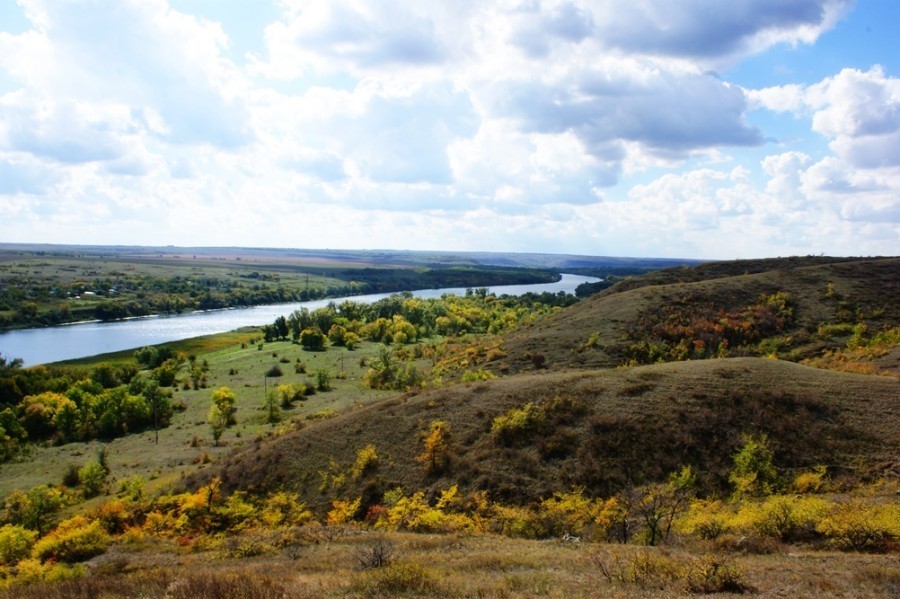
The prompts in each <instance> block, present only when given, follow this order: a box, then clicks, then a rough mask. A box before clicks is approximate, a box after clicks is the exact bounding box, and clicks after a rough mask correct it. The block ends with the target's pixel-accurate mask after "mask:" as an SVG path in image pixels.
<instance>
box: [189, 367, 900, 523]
mask: <svg viewBox="0 0 900 599" xmlns="http://www.w3.org/2000/svg"><path fill="white" fill-rule="evenodd" d="M896 398H897V382H896V381H895V380H892V379H889V378H886V377H871V376H862V375H853V374H846V373H837V372H831V371H824V370H818V369H813V368H808V367H804V366H799V365H796V364H791V363H787V362H781V361H774V360H764V359H755V358H741V359H730V360H709V361H693V362H682V363H673V364H664V365H655V366H644V367H637V368H633V369H615V370H606V371H596V370H595V371H575V372H562V373H560V372H555V373H549V372H548V373H537V374H527V375H521V376H516V377H508V378H504V379H496V380H492V381H487V382H480V383H475V384H471V385H458V386H453V387H450V388H446V389H437V390H433V391H429V392H427V393H422V394H418V395H416V394H407V395H405V396H402V397H397V398H393V399H388V400H385V401H382V402H379V403H376V404H373V405H370V406H367V407H365V408H361V409H358V410H355V411H352V412H349V413H345V414H343V415H340V416H338V417H335V418H333V419H331V420H328V421H324V422H320V423H316V424H313V425H311V426H309V427H308V428H305V429H302V430H299V431H295V432H291V433H288V434H285V435H283V436H281V437H278V438H276V439H274V440H272V441H265V442H258V443H256V444H253V445H251V446H250V447H249V448H246V449H244V450H243V451H241V452H240V453H238V454H236V455H232V456H230V457H229V458H227V459H225V460H223V461H222V462H220V463H219V464H218V465H217V466H216V467H215V468H210V469H208V470H206V471H205V472H204V473H203V474H202V475H201V476H200V478H197V479H194V480H192V481H190V483H189V484H190V486H193V485H195V484H197V483H198V482H200V481H201V480H204V479H208V478H209V477H211V476H213V475H219V476H221V477H222V480H223V482H224V483H225V485H226V486H227V487H229V488H232V489H234V488H242V489H248V490H253V491H271V490H273V489H277V488H282V487H284V488H288V489H292V490H296V491H299V492H300V493H301V494H302V495H303V497H304V499H305V500H306V501H308V502H309V503H310V505H313V506H319V507H322V506H324V505H325V504H326V503H327V502H328V501H329V499H330V498H331V497H332V496H334V495H340V496H355V495H359V494H362V495H363V497H364V498H369V500H370V501H377V500H378V499H379V498H380V496H381V494H383V492H384V491H386V490H389V489H391V488H394V487H395V486H397V485H400V486H403V487H404V488H406V489H431V490H432V491H434V490H436V489H440V488H446V487H447V486H449V485H451V484H453V483H459V484H460V485H461V487H463V488H466V489H470V490H475V489H479V490H485V491H487V492H488V493H489V495H490V496H493V497H496V498H498V499H503V500H504V501H508V502H522V503H524V502H527V501H529V500H532V499H535V498H538V497H541V496H546V495H548V494H550V493H551V492H552V491H554V490H559V489H568V488H572V487H575V486H584V487H585V488H586V490H587V491H588V492H589V493H591V494H595V495H607V496H608V495H611V494H613V493H615V492H617V491H619V490H621V489H622V488H625V487H627V486H631V485H637V484H643V483H645V482H648V481H652V480H660V479H662V478H663V477H665V476H666V475H667V474H668V473H669V472H672V471H674V470H675V469H677V468H678V467H680V466H681V465H684V464H690V465H691V466H693V467H694V468H696V469H697V470H698V472H699V473H700V478H701V480H702V482H703V484H704V486H705V487H706V488H707V489H708V490H710V491H715V490H721V489H723V488H724V485H725V477H726V473H727V470H728V468H729V466H730V460H731V456H732V455H733V453H734V451H735V449H736V448H737V447H738V446H739V444H740V442H741V435H742V434H759V433H765V434H767V435H768V436H769V439H770V442H771V446H772V449H773V450H774V451H775V456H776V462H777V465H778V466H779V467H780V468H782V469H785V470H786V471H795V470H796V469H801V468H810V467H812V466H814V465H817V464H824V465H827V466H828V467H829V469H830V471H831V472H833V473H834V476H836V477H840V476H845V475H846V476H851V477H859V476H867V475H883V474H889V473H894V474H897V473H898V472H900V471H898V468H900V460H898V457H900V427H898V423H900V405H898V404H897V401H896ZM529 402H530V403H532V404H534V405H536V406H543V409H544V413H545V415H546V417H545V421H544V423H543V424H541V425H540V426H537V427H535V428H533V429H530V430H524V431H522V432H521V433H520V434H518V435H514V437H513V438H511V439H498V438H497V437H496V435H492V434H491V423H492V421H493V420H494V419H495V418H496V417H498V416H501V415H503V414H505V413H507V412H508V411H509V410H510V409H513V408H521V407H522V406H524V405H525V404H527V403H529ZM436 420H442V421H445V422H446V423H447V424H448V425H449V428H450V432H451V437H450V438H451V441H450V456H449V457H450V461H449V464H448V465H447V466H446V468H444V470H443V471H442V472H441V473H440V474H439V475H437V476H431V475H426V474H425V472H424V469H423V465H422V464H421V463H420V462H419V461H417V460H416V456H417V455H418V454H419V453H421V451H422V435H423V432H427V429H428V427H429V423H431V422H432V421H436ZM369 444H372V445H374V447H375V448H376V450H377V452H378V456H379V462H378V467H377V469H375V470H374V471H372V472H369V473H367V474H366V475H365V476H364V477H362V478H361V479H359V480H355V481H348V482H347V483H346V485H345V486H341V487H340V488H330V489H329V488H323V489H320V487H321V486H322V481H323V478H322V476H321V474H320V473H331V474H335V473H337V472H338V471H347V470H348V469H349V467H350V465H351V464H353V462H354V459H355V456H356V452H357V451H358V450H359V449H361V448H363V447H365V446H366V445H369ZM330 462H331V465H330Z"/></svg>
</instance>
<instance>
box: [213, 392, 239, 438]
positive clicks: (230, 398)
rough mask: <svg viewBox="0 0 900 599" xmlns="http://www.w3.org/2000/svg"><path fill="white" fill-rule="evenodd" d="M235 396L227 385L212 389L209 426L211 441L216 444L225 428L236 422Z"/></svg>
mask: <svg viewBox="0 0 900 599" xmlns="http://www.w3.org/2000/svg"><path fill="white" fill-rule="evenodd" d="M236 402H237V396H236V395H235V394H234V391H232V390H231V389H230V388H228V387H220V388H218V389H216V390H215V391H213V393H212V398H211V405H210V406H209V417H208V420H209V428H210V430H211V431H212V436H213V442H214V443H215V444H216V445H217V446H218V445H219V439H220V438H221V437H222V433H224V432H225V429H226V428H228V427H229V426H231V425H233V424H237V418H235V412H236V411H237V408H236V407H235V403H236Z"/></svg>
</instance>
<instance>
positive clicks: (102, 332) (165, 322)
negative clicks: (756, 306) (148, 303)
mask: <svg viewBox="0 0 900 599" xmlns="http://www.w3.org/2000/svg"><path fill="white" fill-rule="evenodd" d="M596 281H599V279H597V278H594V277H583V276H579V275H570V274H563V275H562V279H560V280H559V281H557V282H556V283H541V284H537V285H500V286H496V287H489V288H488V289H489V291H490V292H492V293H495V294H497V295H524V294H526V293H529V292H533V293H543V292H545V291H549V292H550V293H559V292H560V291H564V292H566V293H574V292H575V288H576V287H578V286H579V285H580V284H582V283H593V282H596ZM465 292H466V290H465V289H463V288H444V289H422V290H419V291H413V292H412V294H413V295H414V296H415V297H419V298H423V299H427V298H437V297H441V296H442V295H444V294H453V295H464V294H465ZM390 295H391V294H390V293H375V294H370V295H356V296H352V297H348V298H330V299H323V300H314V301H308V302H294V303H290V304H271V305H267V306H253V307H251V308H234V309H228V310H210V311H207V312H191V313H188V314H178V315H172V316H147V317H143V318H132V319H128V320H117V321H113V322H83V323H77V324H70V325H63V326H57V327H46V328H41V329H24V330H18V331H9V332H6V333H0V354H3V356H4V357H5V358H6V359H7V360H10V359H14V358H21V359H22V361H23V362H24V363H25V365H26V366H34V365H36V364H47V363H50V362H59V361H61V360H72V359H75V358H84V357H87V356H95V355H98V354H105V353H109V352H116V351H122V350H126V349H134V348H138V347H143V346H145V345H156V344H157V343H166V342H168V341H179V340H181V339H190V338H192V337H200V336H202V335H212V334H214V333H224V332H226V331H233V330H234V329H238V328H241V327H246V326H260V325H263V324H269V323H271V322H273V321H274V320H275V319H276V318H277V317H279V316H287V315H288V314H290V313H291V312H293V311H294V310H299V309H300V308H304V307H305V308H308V309H310V310H314V309H316V308H321V307H323V306H325V305H327V304H328V302H332V301H334V302H341V301H343V300H344V299H349V300H351V301H354V302H360V303H367V304H368V303H372V302H376V301H378V300H380V299H383V298H385V297H389V296H390Z"/></svg>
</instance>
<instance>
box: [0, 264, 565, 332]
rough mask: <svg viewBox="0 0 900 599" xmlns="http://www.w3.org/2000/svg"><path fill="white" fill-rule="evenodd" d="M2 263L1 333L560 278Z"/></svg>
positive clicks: (503, 271)
mask: <svg viewBox="0 0 900 599" xmlns="http://www.w3.org/2000/svg"><path fill="white" fill-rule="evenodd" d="M22 258H23V259H22V260H21V261H4V262H3V263H0V330H9V329H14V328H28V327H41V326H53V325H58V324H64V323H70V322H78V321H85V320H104V321H107V320H117V319H122V318H129V317H135V316H147V315H150V314H180V313H184V312H191V311H194V310H212V309H221V308H232V307H247V306H256V305H263V304H277V303H289V302H301V301H309V300H317V299H324V298H337V297H346V296H354V295H361V294H366V293H386V292H394V291H406V290H414V289H432V288H442V287H461V288H473V287H488V286H493V285H515V284H519V285H523V284H537V283H548V282H553V281H557V280H559V275H558V274H557V273H555V272H552V271H549V270H545V269H526V268H515V267H503V266H453V267H442V266H440V265H436V266H434V267H417V268H373V267H360V268H353V267H346V266H340V267H333V266H332V267H323V266H311V267H306V266H303V265H286V264H283V263H282V264H259V263H242V262H241V261H235V262H228V263H227V264H218V263H216V264H209V263H198V262H196V261H193V262H187V263H183V264H179V263H177V262H174V261H173V262H168V263H166V262H162V261H159V260H153V262H152V263H148V262H143V261H137V262H134V263H130V262H127V261H122V260H118V259H117V260H93V259H91V260H84V259H78V258H76V257H72V256H68V257H62V258H60V257H52V258H45V257H40V256H22Z"/></svg>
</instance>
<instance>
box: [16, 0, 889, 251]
mask: <svg viewBox="0 0 900 599" xmlns="http://www.w3.org/2000/svg"><path fill="white" fill-rule="evenodd" d="M898 25H900V2H898V1H896V0H856V1H855V2H854V1H853V0H729V1H728V2H722V1H720V0H679V1H678V2H673V1H672V0H478V1H475V0H454V1H452V2H450V1H444V0H429V1H422V2H410V1H409V0H403V1H400V0H329V1H327V2H323V1H322V0H0V242H7V243H13V242H16V243H18V242H28V243H65V244H102V245H152V246H162V245H176V246H243V247H285V248H333V249H410V250H441V251H446V250H471V251H502V252H541V253H555V254H585V255H594V256H635V257H671V258H699V259H735V258H755V257H770V256H787V255H808V254H826V255H841V256H846V255H853V256H869V255H898V254H900V36H898V35H897V34H896V31H897V28H898Z"/></svg>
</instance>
